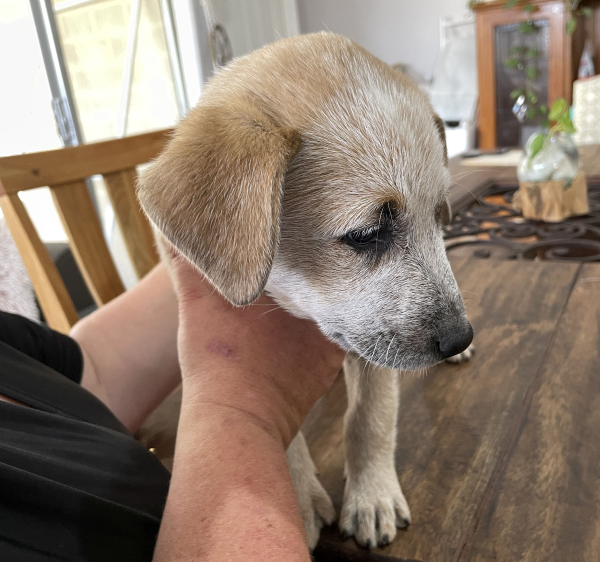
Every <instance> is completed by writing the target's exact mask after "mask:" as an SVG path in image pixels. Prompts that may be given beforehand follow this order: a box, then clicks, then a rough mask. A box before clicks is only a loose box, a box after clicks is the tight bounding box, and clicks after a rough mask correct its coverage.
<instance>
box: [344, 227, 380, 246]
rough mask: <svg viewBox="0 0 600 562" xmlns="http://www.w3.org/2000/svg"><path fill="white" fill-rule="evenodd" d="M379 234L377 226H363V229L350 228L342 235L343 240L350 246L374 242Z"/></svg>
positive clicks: (366, 244)
mask: <svg viewBox="0 0 600 562" xmlns="http://www.w3.org/2000/svg"><path fill="white" fill-rule="evenodd" d="M378 236H379V228H377V227H371V228H365V229H364V230H352V231H351V232H348V234H346V236H344V242H346V243H347V244H350V245H351V246H360V247H364V246H368V245H369V244H376V243H377V241H378Z"/></svg>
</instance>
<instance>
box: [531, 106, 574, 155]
mask: <svg viewBox="0 0 600 562" xmlns="http://www.w3.org/2000/svg"><path fill="white" fill-rule="evenodd" d="M551 123H554V124H553V125H552V126H551V127H550V129H549V131H548V133H547V134H543V133H536V134H535V135H534V136H533V137H532V138H531V140H530V142H529V165H531V161H532V160H533V157H534V156H535V155H536V154H538V152H539V151H540V150H542V148H543V147H544V145H546V144H547V143H548V142H550V139H551V138H552V137H553V136H554V135H555V134H556V133H568V134H572V133H574V132H575V127H574V125H573V122H572V121H571V118H570V117H569V104H568V103H567V101H566V100H565V99H564V98H558V99H557V100H555V101H554V103H553V104H552V105H551V106H550V111H549V112H548V122H547V123H546V125H547V126H550V124H551Z"/></svg>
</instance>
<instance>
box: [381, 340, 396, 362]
mask: <svg viewBox="0 0 600 562" xmlns="http://www.w3.org/2000/svg"><path fill="white" fill-rule="evenodd" d="M395 339H396V334H394V335H393V336H392V339H391V340H390V344H389V345H388V347H387V350H386V352H385V359H384V363H385V364H386V365H387V358H388V353H389V352H390V347H392V344H393V343H394V340H395Z"/></svg>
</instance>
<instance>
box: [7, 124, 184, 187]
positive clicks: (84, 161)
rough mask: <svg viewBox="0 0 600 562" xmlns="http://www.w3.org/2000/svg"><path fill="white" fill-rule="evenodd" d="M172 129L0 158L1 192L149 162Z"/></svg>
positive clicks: (109, 171) (110, 171) (104, 172)
mask: <svg viewBox="0 0 600 562" xmlns="http://www.w3.org/2000/svg"><path fill="white" fill-rule="evenodd" d="M172 132H173V131H172V129H166V130H163V131H154V132H152V133H143V134H141V135H133V136H131V137H125V138H122V139H113V140H109V141H103V142H93V143H90V144H82V145H80V146H71V147H67V148H60V149H58V150H48V151H45V152H34V153H32V154H19V155H18V156H6V157H4V158H0V195H2V194H3V193H17V192H19V191H25V190H27V189H33V188H35V187H44V186H46V185H55V184H61V183H66V182H70V181H75V180H80V179H82V178H87V177H89V176H93V175H94V174H109V173H112V172H118V171H119V170H126V169H128V168H133V167H134V166H138V165H140V164H145V163H146V162H148V161H149V160H151V159H152V158H156V156H157V155H158V154H159V153H160V152H161V150H162V149H163V148H164V146H165V144H166V143H167V140H168V139H169V137H170V135H171V133H172Z"/></svg>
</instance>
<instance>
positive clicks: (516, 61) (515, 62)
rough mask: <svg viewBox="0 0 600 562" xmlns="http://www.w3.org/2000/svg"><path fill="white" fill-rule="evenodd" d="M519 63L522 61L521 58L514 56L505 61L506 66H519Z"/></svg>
mask: <svg viewBox="0 0 600 562" xmlns="http://www.w3.org/2000/svg"><path fill="white" fill-rule="evenodd" d="M519 63H520V61H519V59H512V58H511V59H506V60H505V61H504V66H505V67H506V68H517V67H518V66H519Z"/></svg>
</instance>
